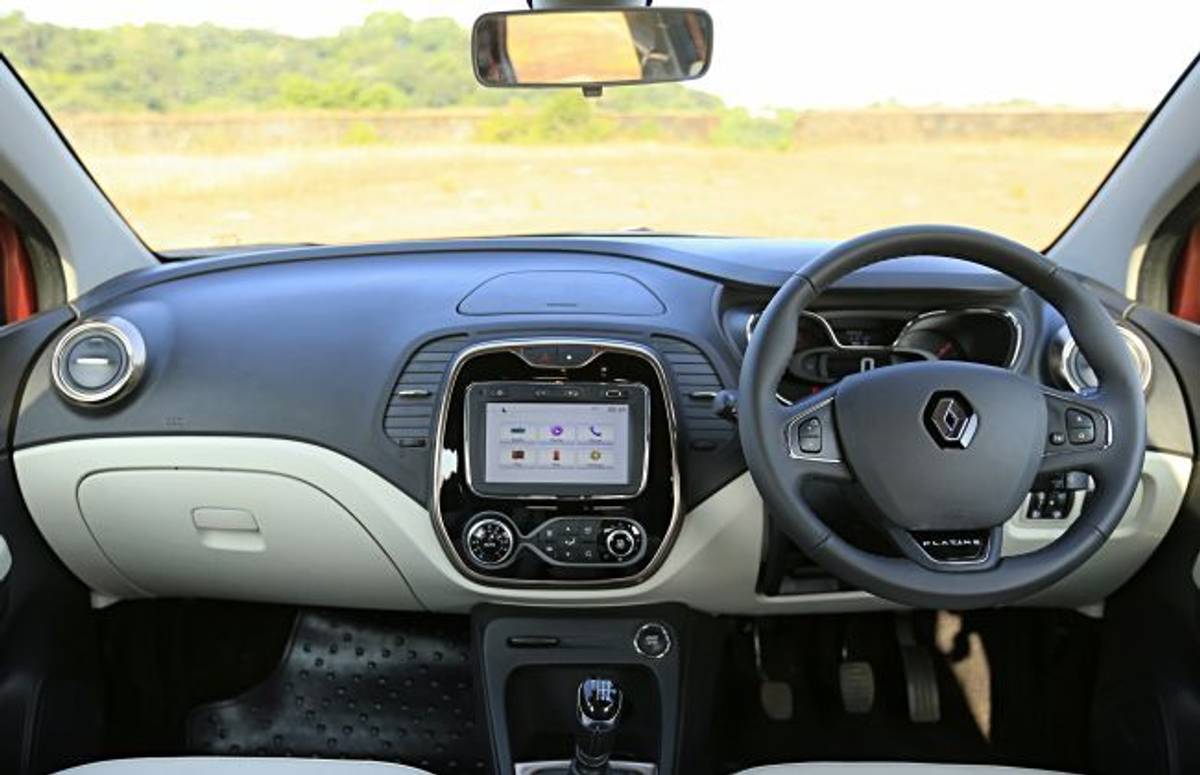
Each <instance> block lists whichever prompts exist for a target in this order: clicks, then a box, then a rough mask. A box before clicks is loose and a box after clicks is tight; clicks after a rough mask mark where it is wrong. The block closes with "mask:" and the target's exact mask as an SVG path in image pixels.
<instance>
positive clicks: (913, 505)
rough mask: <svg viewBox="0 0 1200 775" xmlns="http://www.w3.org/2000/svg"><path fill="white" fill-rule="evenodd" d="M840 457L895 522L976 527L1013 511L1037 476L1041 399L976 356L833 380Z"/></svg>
mask: <svg viewBox="0 0 1200 775" xmlns="http://www.w3.org/2000/svg"><path fill="white" fill-rule="evenodd" d="M834 412H835V413H836V419H837V428H838V431H839V441H840V443H841V445H842V452H843V454H844V456H845V459H846V462H847V464H848V465H849V466H850V468H851V469H852V470H853V472H854V475H855V477H856V478H857V480H858V482H859V483H860V485H861V486H862V488H863V490H864V491H865V492H866V494H867V496H868V497H869V498H870V499H871V500H872V501H873V502H874V504H875V506H876V507H877V508H878V509H879V510H880V511H881V512H882V513H883V515H884V516H885V517H886V518H887V519H888V520H889V521H890V522H892V523H893V524H895V525H896V526H898V527H901V528H904V529H906V530H982V529H986V528H991V527H995V526H996V525H999V524H1002V523H1003V522H1005V521H1006V520H1007V519H1008V518H1009V517H1011V516H1012V515H1013V513H1015V512H1016V510H1017V509H1018V508H1019V507H1020V505H1021V503H1022V502H1023V501H1024V499H1025V496H1026V495H1028V494H1029V491H1030V489H1031V488H1032V486H1033V480H1034V478H1035V477H1036V476H1037V471H1038V467H1039V465H1040V462H1041V455H1040V454H1038V453H1037V452H1038V451H1039V450H1041V449H1042V448H1043V446H1044V444H1045V438H1046V401H1045V398H1044V397H1043V395H1042V392H1041V390H1040V388H1039V387H1038V386H1037V385H1035V384H1034V383H1033V382H1032V381H1030V380H1027V379H1024V378H1022V377H1020V376H1018V375H1016V374H1013V373H1012V372H1009V371H1007V370H1004V369H999V368H996V367H994V366H984V365H980V364H975V363H961V362H944V363H943V362H938V363H929V362H925V363H913V364H906V365H901V366H891V367H888V368H886V369H878V370H875V371H869V372H864V373H862V374H855V375H853V376H851V377H849V378H847V379H845V380H843V381H842V383H841V384H840V385H839V386H838V388H837V400H836V401H835V402H834Z"/></svg>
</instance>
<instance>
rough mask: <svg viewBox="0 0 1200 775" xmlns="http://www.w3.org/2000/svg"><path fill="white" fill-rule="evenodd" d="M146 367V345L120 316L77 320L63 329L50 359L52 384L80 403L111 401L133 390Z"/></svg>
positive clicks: (63, 393)
mask: <svg viewBox="0 0 1200 775" xmlns="http://www.w3.org/2000/svg"><path fill="white" fill-rule="evenodd" d="M145 366H146V345H145V343H144V342H143V340H142V335H141V333H140V332H139V331H138V330H137V327H136V326H134V325H133V324H132V323H130V322H129V321H128V320H125V319H124V318H118V317H107V318H99V319H96V320H89V321H87V322H85V323H80V324H79V325H77V326H75V327H74V328H72V329H70V330H69V331H67V333H66V334H64V335H63V338H62V339H60V340H59V341H58V345H56V346H55V348H54V356H53V358H52V360H51V362H50V372H51V377H52V378H53V380H54V387H55V388H56V389H57V390H58V392H59V393H61V394H62V395H63V397H65V398H66V399H67V400H69V401H71V402H73V403H76V404H81V405H97V404H103V403H105V402H108V401H112V400H114V399H116V398H118V397H120V396H122V395H124V394H126V393H128V392H129V391H130V390H132V389H133V387H134V386H135V385H136V384H137V381H138V379H140V378H141V375H142V371H143V370H144V369H145Z"/></svg>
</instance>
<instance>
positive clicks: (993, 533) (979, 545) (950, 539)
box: [887, 525, 1004, 573]
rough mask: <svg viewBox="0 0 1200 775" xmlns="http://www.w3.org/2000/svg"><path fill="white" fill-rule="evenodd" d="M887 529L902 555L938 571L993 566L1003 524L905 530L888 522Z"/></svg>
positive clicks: (956, 571) (1001, 537) (998, 554)
mask: <svg viewBox="0 0 1200 775" xmlns="http://www.w3.org/2000/svg"><path fill="white" fill-rule="evenodd" d="M887 532H888V534H889V536H890V537H891V539H892V543H893V544H894V545H895V546H896V548H897V549H899V550H900V552H901V553H902V554H903V555H904V556H905V557H907V558H908V559H910V560H912V561H913V562H915V563H917V564H918V565H920V566H922V567H925V568H928V569H930V570H934V571H939V572H942V573H961V572H964V571H982V570H988V569H990V568H993V567H995V565H996V563H998V562H999V561H1000V550H1001V547H1002V545H1003V542H1004V526H1003V525H998V526H996V527H992V528H982V529H979V530H905V529H904V528H900V527H896V526H895V525H888V526H887Z"/></svg>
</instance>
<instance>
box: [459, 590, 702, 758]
mask: <svg viewBox="0 0 1200 775" xmlns="http://www.w3.org/2000/svg"><path fill="white" fill-rule="evenodd" d="M471 619H472V650H473V653H474V654H475V655H476V659H477V660H478V662H477V665H478V676H479V681H478V684H477V685H478V688H479V697H480V701H481V703H482V707H481V709H480V710H481V713H482V714H483V716H484V717H485V718H487V721H488V732H489V738H490V740H491V743H492V754H493V765H494V770H495V771H496V772H500V773H512V774H513V775H601V774H602V775H671V773H679V772H696V771H699V770H701V769H709V768H708V767H705V766H703V763H702V762H699V761H697V758H698V757H702V756H703V754H704V752H705V750H706V746H705V745H704V744H703V743H702V738H705V737H707V736H708V735H709V734H710V732H709V729H710V725H709V720H710V719H711V713H712V701H713V697H714V696H715V685H714V681H713V680H712V676H713V674H714V672H715V671H716V669H717V668H716V664H717V661H718V660H719V659H720V657H721V651H720V649H719V648H717V647H715V646H714V645H713V644H717V643H721V642H723V637H722V636H720V635H718V632H724V631H723V630H718V629H716V628H719V627H721V626H723V625H720V624H718V623H717V622H716V620H715V619H711V618H709V617H703V616H697V615H695V614H694V613H693V612H690V611H688V610H687V609H685V608H683V607H681V606H673V605H662V606H645V607H626V608H622V609H620V610H612V611H605V612H581V611H536V610H532V609H523V608H507V607H503V606H492V605H482V606H478V607H477V608H476V609H475V610H474V611H472V616H471Z"/></svg>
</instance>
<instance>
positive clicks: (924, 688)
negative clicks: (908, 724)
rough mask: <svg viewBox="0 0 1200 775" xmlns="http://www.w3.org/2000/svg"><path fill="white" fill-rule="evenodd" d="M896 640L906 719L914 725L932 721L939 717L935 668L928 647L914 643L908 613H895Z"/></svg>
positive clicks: (939, 697)
mask: <svg viewBox="0 0 1200 775" xmlns="http://www.w3.org/2000/svg"><path fill="white" fill-rule="evenodd" d="M896 639H897V640H898V641H899V642H900V659H901V661H902V662H903V664H904V683H905V685H906V688H907V693H908V718H909V719H910V720H911V721H912V722H913V723H914V724H936V723H937V722H939V721H941V720H942V702H941V695H940V694H939V693H938V682H937V668H936V667H935V663H934V661H933V654H932V653H931V650H930V649H929V648H928V647H927V646H923V645H921V644H919V643H917V639H916V636H915V635H914V634H913V626H912V617H911V616H910V615H909V614H897V615H896Z"/></svg>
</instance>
